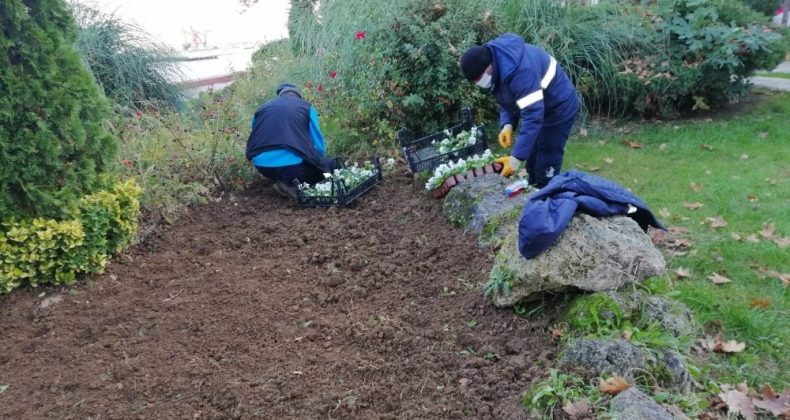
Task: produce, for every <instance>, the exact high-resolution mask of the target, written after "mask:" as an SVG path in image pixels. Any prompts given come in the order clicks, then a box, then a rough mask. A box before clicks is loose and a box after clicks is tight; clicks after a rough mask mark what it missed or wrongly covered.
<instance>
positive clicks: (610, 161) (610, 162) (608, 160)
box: [603, 157, 614, 165]
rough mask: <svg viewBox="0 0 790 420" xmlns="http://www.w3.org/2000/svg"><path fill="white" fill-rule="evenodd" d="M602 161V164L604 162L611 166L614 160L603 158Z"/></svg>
mask: <svg viewBox="0 0 790 420" xmlns="http://www.w3.org/2000/svg"><path fill="white" fill-rule="evenodd" d="M603 161H604V162H606V163H608V164H609V165H611V164H613V163H614V159H612V158H610V157H606V158H605V159H604V160H603Z"/></svg>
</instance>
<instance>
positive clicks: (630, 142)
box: [622, 139, 642, 149]
mask: <svg viewBox="0 0 790 420" xmlns="http://www.w3.org/2000/svg"><path fill="white" fill-rule="evenodd" d="M622 143H623V144H624V145H626V146H628V147H630V148H632V149H641V148H642V143H639V142H636V141H633V140H628V139H626V140H623V141H622Z"/></svg>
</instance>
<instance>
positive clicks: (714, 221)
mask: <svg viewBox="0 0 790 420" xmlns="http://www.w3.org/2000/svg"><path fill="white" fill-rule="evenodd" d="M705 221H706V222H707V223H708V225H709V226H710V227H712V228H714V229H717V228H722V227H725V226H727V221H726V220H724V218H722V217H721V216H716V217H707V218H705Z"/></svg>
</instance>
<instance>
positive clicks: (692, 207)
mask: <svg viewBox="0 0 790 420" xmlns="http://www.w3.org/2000/svg"><path fill="white" fill-rule="evenodd" d="M702 206H704V204H702V203H700V202H699V201H695V202H693V203H688V202H686V203H683V207H685V208H687V209H689V210H696V209H699V208H702Z"/></svg>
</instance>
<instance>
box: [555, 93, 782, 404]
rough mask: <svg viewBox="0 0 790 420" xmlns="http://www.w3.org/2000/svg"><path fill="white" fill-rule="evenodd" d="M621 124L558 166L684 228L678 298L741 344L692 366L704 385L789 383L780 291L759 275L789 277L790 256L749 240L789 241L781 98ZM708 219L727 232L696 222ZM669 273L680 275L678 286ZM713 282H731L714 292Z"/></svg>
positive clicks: (573, 145)
mask: <svg viewBox="0 0 790 420" xmlns="http://www.w3.org/2000/svg"><path fill="white" fill-rule="evenodd" d="M757 103H759V104H757ZM626 127H631V128H632V130H628V129H617V128H613V129H607V130H600V131H598V130H595V131H593V130H591V132H590V134H589V135H588V136H587V137H583V138H574V139H571V141H570V142H569V145H568V148H567V152H566V164H565V167H564V168H565V169H570V168H578V169H581V170H585V171H588V172H594V173H595V174H597V175H601V176H604V177H607V178H610V179H613V180H615V181H617V182H619V183H621V184H622V185H624V186H626V187H628V188H630V189H631V190H632V191H633V192H634V193H636V194H637V195H638V196H640V197H641V198H642V199H644V200H645V202H647V203H648V205H650V207H651V209H652V210H653V211H654V213H656V214H659V213H662V215H661V216H659V218H660V219H661V220H662V221H664V222H665V224H666V225H667V226H670V227H675V228H685V229H688V235H687V236H688V239H690V240H691V241H692V245H691V247H690V248H689V249H687V250H686V251H687V254H686V255H681V256H674V257H672V258H670V259H669V260H668V269H669V275H670V277H671V278H672V279H673V281H672V287H673V288H674V291H675V292H676V293H677V295H678V296H677V297H678V299H680V300H681V301H683V302H685V303H686V304H688V305H689V306H690V307H691V308H692V309H693V310H694V312H695V314H696V316H697V319H698V320H699V321H700V322H701V323H704V324H708V325H709V326H710V325H716V324H718V323H720V324H721V325H722V326H723V330H724V334H725V337H726V338H727V339H735V340H738V341H742V342H745V343H746V350H745V351H744V352H742V353H739V354H735V355H721V354H711V355H709V356H706V357H705V358H704V359H703V360H699V363H700V367H702V368H703V375H704V376H705V377H706V378H710V379H711V380H715V381H719V382H726V383H732V384H735V383H739V382H743V381H747V382H748V383H749V384H750V385H752V386H758V385H761V384H763V383H765V382H770V383H772V384H773V385H774V387H776V388H778V389H784V388H786V387H788V386H790V357H788V354H790V353H789V352H788V349H790V327H789V326H790V291H789V290H788V287H787V286H786V285H784V284H783V283H782V281H781V280H780V279H779V278H777V277H776V276H770V275H769V276H766V275H763V274H762V273H761V272H760V270H763V271H765V270H773V271H775V272H777V273H784V274H787V273H790V247H785V248H781V247H780V245H778V244H777V243H775V241H774V240H771V239H768V238H766V237H764V236H763V235H761V233H760V232H761V231H762V230H763V229H764V228H765V227H766V226H773V228H774V233H773V235H772V236H773V239H777V238H784V239H785V240H787V237H788V236H790V185H788V184H789V183H790V94H777V95H768V96H761V97H760V98H759V100H758V101H756V102H754V103H752V104H746V105H744V110H743V111H741V112H738V113H725V114H720V115H719V116H714V117H713V119H709V118H701V119H698V120H690V121H682V122H677V121H674V122H662V123H650V122H643V123H631V124H629V125H627V126H626ZM626 140H628V141H631V142H638V143H640V144H641V145H642V148H639V149H635V148H631V147H629V146H628V145H625V144H623V141H626ZM684 203H701V204H702V207H701V208H698V209H695V210H692V209H689V208H686V207H684ZM689 206H690V205H689ZM690 207H691V206H690ZM715 217H721V218H723V219H724V221H726V223H727V224H726V226H724V227H719V228H714V227H711V226H710V223H709V222H707V223H706V219H708V218H715ZM763 233H765V234H769V236H771V235H770V232H769V231H768V230H766V231H764V232H763ZM750 235H754V236H751V237H750ZM738 238H740V239H738ZM777 240H778V239H777ZM780 242H781V241H780ZM785 246H786V245H785ZM679 268H684V269H688V270H689V271H690V272H691V273H692V275H691V277H690V278H689V279H683V278H678V277H677V276H676V275H674V272H675V271H676V270H677V269H679ZM713 273H719V274H721V275H723V276H725V277H727V278H728V279H730V280H731V283H728V284H723V285H715V284H713V283H712V282H711V281H710V280H709V279H708V276H710V275H711V274H713ZM766 305H767V307H764V306H766Z"/></svg>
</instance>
